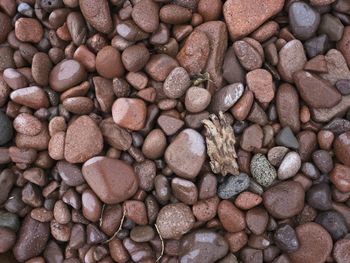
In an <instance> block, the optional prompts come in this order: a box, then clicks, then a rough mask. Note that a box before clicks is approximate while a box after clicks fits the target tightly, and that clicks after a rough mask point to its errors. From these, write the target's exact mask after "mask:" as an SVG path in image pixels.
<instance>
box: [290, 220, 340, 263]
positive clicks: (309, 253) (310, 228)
mask: <svg viewBox="0 0 350 263" xmlns="http://www.w3.org/2000/svg"><path fill="white" fill-rule="evenodd" d="M295 231H296V232H297V237H298V239H299V243H300V248H299V249H298V250H297V251H295V252H293V253H290V254H289V257H290V259H291V262H292V263H299V262H303V263H320V262H326V259H327V258H328V256H330V253H331V251H332V247H333V241H332V238H331V236H330V235H329V234H328V232H327V231H326V230H325V229H324V228H323V227H322V226H320V225H319V224H316V223H313V222H310V223H306V224H303V225H299V226H298V227H297V228H296V229H295Z"/></svg>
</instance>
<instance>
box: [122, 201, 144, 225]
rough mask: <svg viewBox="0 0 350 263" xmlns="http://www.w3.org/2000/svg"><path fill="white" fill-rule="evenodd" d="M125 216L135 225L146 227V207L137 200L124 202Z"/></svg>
mask: <svg viewBox="0 0 350 263" xmlns="http://www.w3.org/2000/svg"><path fill="white" fill-rule="evenodd" d="M123 209H124V211H125V216H126V217H127V218H128V219H130V220H131V221H132V222H134V223H135V224H137V225H147V224H148V219H147V211H146V205H145V204H144V203H143V202H141V201H137V200H126V201H125V202H124V203H123Z"/></svg>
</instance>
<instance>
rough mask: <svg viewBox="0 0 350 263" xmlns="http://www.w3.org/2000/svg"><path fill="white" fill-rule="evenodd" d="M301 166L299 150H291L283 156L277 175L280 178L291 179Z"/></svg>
mask: <svg viewBox="0 0 350 263" xmlns="http://www.w3.org/2000/svg"><path fill="white" fill-rule="evenodd" d="M300 167H301V159H300V156H299V154H298V153H297V152H289V153H287V154H286V155H285V157H284V158H283V160H282V162H281V164H280V166H279V168H278V171H277V176H278V179H280V180H286V179H289V178H291V177H293V176H295V175H296V174H297V172H298V171H299V169H300Z"/></svg>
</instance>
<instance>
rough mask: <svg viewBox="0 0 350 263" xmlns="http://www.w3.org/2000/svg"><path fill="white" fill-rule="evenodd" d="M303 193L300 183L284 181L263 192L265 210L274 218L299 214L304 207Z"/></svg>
mask: <svg viewBox="0 0 350 263" xmlns="http://www.w3.org/2000/svg"><path fill="white" fill-rule="evenodd" d="M304 198H305V193H304V189H303V187H302V186H301V184H300V183H298V182H294V181H284V182H281V183H279V184H276V185H274V186H272V187H271V188H269V189H268V190H267V191H266V192H264V194H263V202H264V206H265V208H266V209H267V211H268V212H269V213H270V214H271V215H272V216H273V217H275V218H278V219H285V218H290V217H293V216H295V215H297V214H299V213H300V212H301V211H302V209H303V207H304Z"/></svg>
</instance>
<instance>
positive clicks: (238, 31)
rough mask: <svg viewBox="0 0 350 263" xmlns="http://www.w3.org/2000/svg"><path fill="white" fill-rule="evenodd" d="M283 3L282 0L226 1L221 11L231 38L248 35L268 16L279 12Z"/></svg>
mask: <svg viewBox="0 0 350 263" xmlns="http://www.w3.org/2000/svg"><path fill="white" fill-rule="evenodd" d="M283 4H284V1H283V0H277V1H276V0H267V1H264V2H257V1H254V0H247V1H240V0H229V1H226V2H225V4H224V7H223V12H224V17H225V21H226V23H227V27H228V30H229V32H230V35H231V38H232V39H239V38H242V37H244V36H246V35H249V34H250V33H251V32H253V31H254V30H255V29H257V28H258V27H259V26H260V25H262V24H263V23H264V22H265V21H266V20H268V19H269V18H270V17H272V16H274V15H276V14H277V13H278V12H280V11H281V10H282V8H283Z"/></svg>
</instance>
